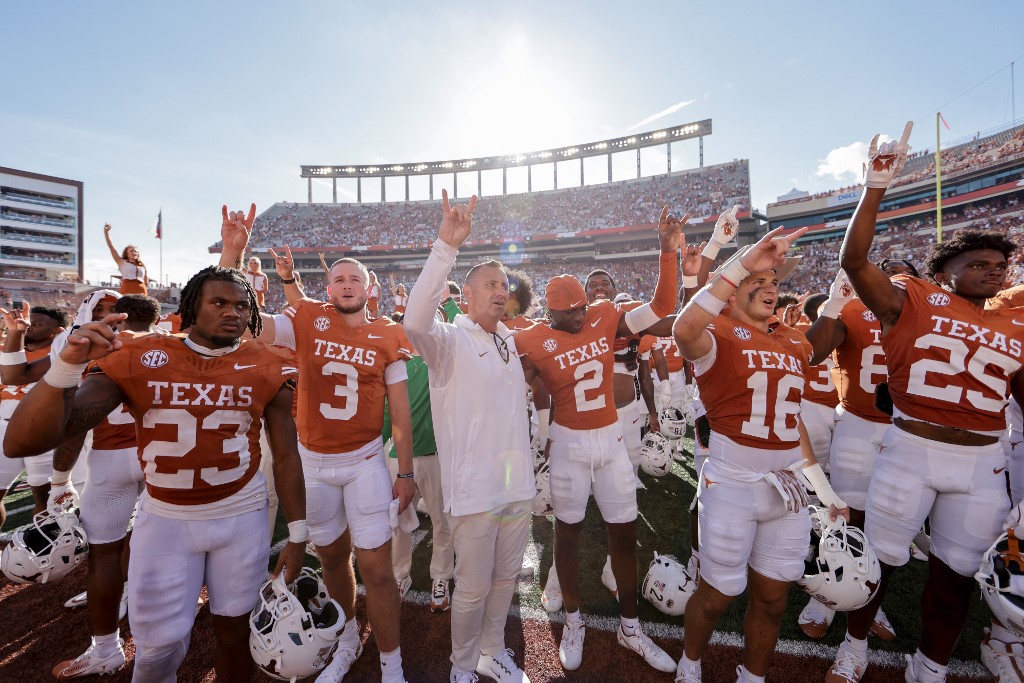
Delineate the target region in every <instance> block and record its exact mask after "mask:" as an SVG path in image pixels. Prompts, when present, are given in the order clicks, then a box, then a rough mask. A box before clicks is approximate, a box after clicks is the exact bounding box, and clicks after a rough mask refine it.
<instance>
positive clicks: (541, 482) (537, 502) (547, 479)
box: [533, 460, 555, 517]
mask: <svg viewBox="0 0 1024 683" xmlns="http://www.w3.org/2000/svg"><path fill="white" fill-rule="evenodd" d="M536 482H537V495H535V496H534V497H533V514H535V515H537V516H538V517H545V516H547V515H553V514H554V513H555V509H554V508H553V507H552V506H551V475H550V473H549V472H548V461H547V460H544V461H543V462H542V463H541V465H540V466H539V467H538V468H537V475H536Z"/></svg>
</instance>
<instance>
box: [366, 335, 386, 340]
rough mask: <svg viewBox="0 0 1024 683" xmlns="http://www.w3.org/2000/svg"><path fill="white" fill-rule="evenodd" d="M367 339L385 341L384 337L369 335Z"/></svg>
mask: <svg viewBox="0 0 1024 683" xmlns="http://www.w3.org/2000/svg"><path fill="white" fill-rule="evenodd" d="M366 338H367V339H383V338H384V337H379V336H377V335H375V334H368V335H366Z"/></svg>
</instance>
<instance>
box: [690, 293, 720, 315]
mask: <svg viewBox="0 0 1024 683" xmlns="http://www.w3.org/2000/svg"><path fill="white" fill-rule="evenodd" d="M691 301H693V305H694V306H699V307H700V308H703V309H704V310H705V311H707V312H708V313H710V314H711V315H713V316H714V317H716V318H717V317H718V316H719V315H721V313H722V309H723V308H725V302H724V301H722V300H721V299H719V298H718V297H717V296H715V295H714V294H712V293H711V288H710V287H705V288H704V289H702V290H700V291H699V292H697V294H696V295H695V296H694V297H693V299H691Z"/></svg>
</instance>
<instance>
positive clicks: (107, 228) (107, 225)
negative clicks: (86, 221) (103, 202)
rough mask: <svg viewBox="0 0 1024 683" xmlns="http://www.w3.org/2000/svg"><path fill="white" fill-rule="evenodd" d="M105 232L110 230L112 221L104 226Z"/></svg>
mask: <svg viewBox="0 0 1024 683" xmlns="http://www.w3.org/2000/svg"><path fill="white" fill-rule="evenodd" d="M103 232H110V223H107V224H106V225H104V226H103Z"/></svg>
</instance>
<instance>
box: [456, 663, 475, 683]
mask: <svg viewBox="0 0 1024 683" xmlns="http://www.w3.org/2000/svg"><path fill="white" fill-rule="evenodd" d="M479 680H480V676H478V675H477V673H476V672H475V671H462V670H461V669H457V668H455V665H454V664H452V672H451V673H450V674H449V675H448V683H477V682H478V681H479Z"/></svg>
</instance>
